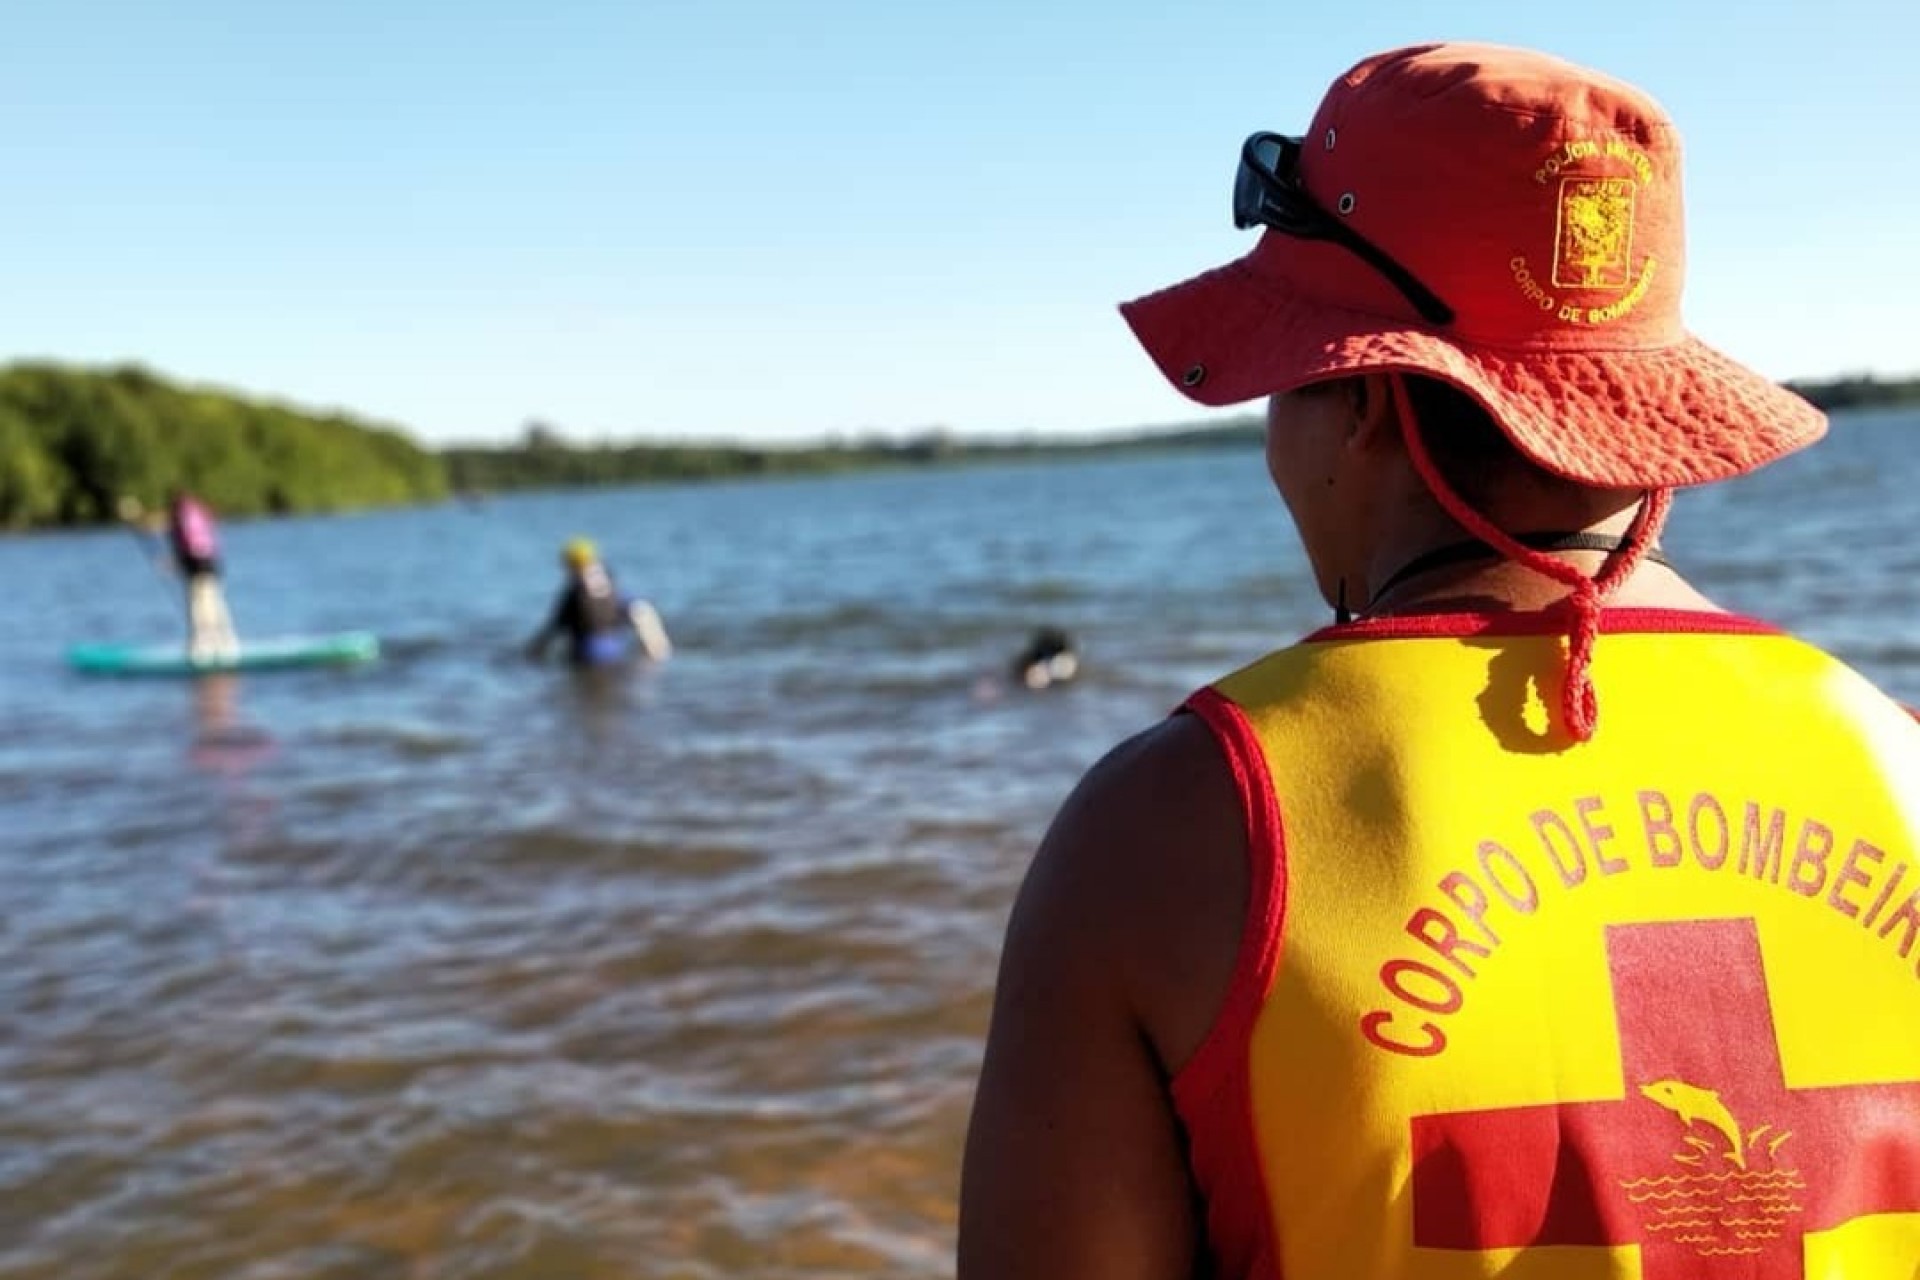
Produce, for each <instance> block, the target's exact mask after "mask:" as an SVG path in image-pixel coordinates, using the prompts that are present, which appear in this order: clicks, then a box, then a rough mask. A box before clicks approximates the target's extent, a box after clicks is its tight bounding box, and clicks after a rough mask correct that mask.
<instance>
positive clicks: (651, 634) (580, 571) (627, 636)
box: [527, 538, 673, 667]
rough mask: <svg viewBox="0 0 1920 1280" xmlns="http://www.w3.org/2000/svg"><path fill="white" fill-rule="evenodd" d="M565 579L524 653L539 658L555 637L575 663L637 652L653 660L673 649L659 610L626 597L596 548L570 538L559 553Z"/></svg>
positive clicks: (588, 663)
mask: <svg viewBox="0 0 1920 1280" xmlns="http://www.w3.org/2000/svg"><path fill="white" fill-rule="evenodd" d="M560 561H561V564H562V565H564V566H565V568H566V572H567V582H566V585H565V586H564V587H562V588H561V590H560V595H559V597H558V598H557V599H556V600H555V601H554V604H553V612H552V613H551V614H550V615H548V617H547V621H546V624H545V625H544V626H542V627H541V628H540V630H539V631H538V632H537V633H535V635H534V637H533V638H532V639H531V640H529V641H528V642H527V656H528V657H531V658H540V657H544V656H545V655H546V652H547V648H548V646H549V645H551V644H552V643H553V641H554V640H555V638H557V637H559V636H563V635H564V636H565V637H566V638H567V657H568V658H569V660H571V661H572V662H573V664H574V665H575V666H582V667H592V666H603V665H605V664H607V663H611V662H618V661H621V660H622V659H625V658H627V657H629V656H631V655H632V654H633V651H634V646H635V645H636V643H637V644H638V646H639V649H640V652H641V653H642V654H643V655H645V656H646V657H647V658H649V659H651V660H653V661H655V662H664V661H666V659H667V658H668V657H670V656H672V653H673V642H672V641H671V640H669V639H668V638H667V629H666V626H665V624H663V623H662V622H661V621H660V614H659V613H658V611H656V610H655V609H654V607H653V606H652V605H651V604H648V603H647V602H646V601H645V600H629V599H627V598H626V597H625V596H622V595H621V594H620V591H619V589H618V588H617V587H616V586H615V585H614V582H613V575H612V574H610V573H609V572H608V571H607V567H606V565H605V564H603V563H602V562H601V560H600V552H599V549H598V548H596V547H595V546H594V545H593V543H592V542H590V541H588V540H587V539H586V538H574V539H573V540H571V541H570V542H568V543H567V545H566V546H565V547H563V548H562V549H561V552H560Z"/></svg>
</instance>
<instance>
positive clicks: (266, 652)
mask: <svg viewBox="0 0 1920 1280" xmlns="http://www.w3.org/2000/svg"><path fill="white" fill-rule="evenodd" d="M379 656H380V641H379V638H378V637H376V636H374V635H373V634H372V633H371V632H366V631H342V632H339V633H338V634H335V635H325V636H272V637H268V638H265V639H260V640H247V641H243V642H242V643H241V645H240V649H239V652H237V653H235V654H234V655H233V656H232V657H231V658H225V659H215V660H209V661H201V662H195V661H193V660H192V659H190V658H188V657H187V650H186V646H185V645H180V644H83V645H75V646H74V647H73V648H71V649H69V650H67V664H68V665H69V666H71V667H72V668H73V669H74V670H75V671H83V672H85V673H87V674H88V675H96V676H209V675H220V674H223V673H227V672H234V671H286V670H290V669H292V668H296V667H327V666H342V665H347V664H351V663H356V662H371V661H373V660H374V659H375V658H377V657H379Z"/></svg>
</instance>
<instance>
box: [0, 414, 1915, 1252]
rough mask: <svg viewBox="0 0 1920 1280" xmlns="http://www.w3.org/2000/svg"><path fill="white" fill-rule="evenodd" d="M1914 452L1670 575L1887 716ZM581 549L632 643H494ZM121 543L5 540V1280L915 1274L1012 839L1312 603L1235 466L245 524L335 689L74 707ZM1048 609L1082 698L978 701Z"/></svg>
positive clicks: (648, 496) (268, 589)
mask: <svg viewBox="0 0 1920 1280" xmlns="http://www.w3.org/2000/svg"><path fill="white" fill-rule="evenodd" d="M1908 431H1909V427H1908V426H1907V425H1904V424H1900V423H1895V424H1893V426H1892V427H1891V428H1888V427H1884V426H1882V427H1879V428H1857V429H1856V428H1837V429H1836V432H1835V436H1834V439H1833V441H1832V444H1831V446H1823V450H1822V451H1816V454H1815V455H1814V456H1813V457H1811V458H1809V459H1806V460H1796V461H1795V462H1793V463H1790V464H1787V467H1785V468H1782V469H1781V470H1780V472H1779V474H1778V475H1763V477H1761V478H1759V479H1757V480H1755V481H1753V482H1747V483H1746V484H1745V485H1744V487H1743V486H1739V485H1736V486H1734V487H1733V488H1732V489H1729V490H1726V491H1719V492H1716V491H1709V492H1707V493H1703V494H1699V495H1683V497H1682V500H1681V502H1680V505H1679V509H1678V512H1677V515H1676V520H1675V527H1674V530H1673V533H1672V536H1671V538H1670V539H1669V544H1670V550H1671V552H1672V553H1673V555H1674V557H1675V558H1676V560H1677V561H1679V562H1680V563H1681V564H1683V565H1684V566H1686V567H1688V568H1689V569H1692V570H1694V571H1695V572H1696V573H1698V574H1699V575H1700V576H1701V578H1702V579H1703V583H1704V585H1705V587H1706V589H1707V590H1708V591H1709V592H1710V593H1713V594H1716V595H1718V596H1719V597H1720V598H1722V599H1724V600H1726V601H1727V602H1729V603H1731V604H1734V605H1736V606H1741V607H1745V608H1747V609H1750V610H1752V611H1755V612H1759V613H1761V614H1763V615H1766V616H1769V617H1772V618H1775V619H1778V620H1781V621H1784V622H1787V623H1789V624H1791V625H1794V626H1798V627H1801V628H1803V629H1806V630H1807V631H1809V632H1811V633H1812V634H1814V635H1815V636H1816V637H1817V638H1819V639H1822V640H1824V641H1826V642H1828V643H1830V644H1833V645H1834V646H1836V647H1838V648H1839V649H1840V650H1841V651H1842V652H1843V653H1844V654H1846V655H1847V656H1849V657H1851V658H1853V659H1854V660H1855V661H1857V662H1859V663H1860V664H1861V665H1862V666H1863V667H1865V668H1866V669H1867V670H1868V671H1869V672H1870V674H1873V675H1875V676H1876V677H1878V678H1880V679H1882V680H1883V681H1885V682H1886V683H1888V684H1889V685H1891V686H1892V687H1894V688H1895V689H1896V690H1898V691H1901V692H1903V693H1904V694H1905V696H1906V697H1907V698H1908V699H1909V700H1920V635H1916V630H1915V625H1914V620H1915V618H1916V617H1920V611H1917V610H1916V608H1915V605H1916V600H1915V587H1914V585H1913V583H1914V580H1913V578H1912V576H1911V575H1908V574H1904V573H1895V572H1893V571H1892V570H1891V569H1890V568H1889V565H1890V564H1892V563H1898V562H1900V561H1902V560H1903V559H1910V558H1911V555H1910V554H1907V553H1901V554H1891V553H1890V554H1889V555H1888V556H1886V557H1884V558H1882V559H1880V560H1876V559H1873V558H1869V557H1864V556H1862V555H1861V554H1860V553H1859V548H1861V547H1864V546H1873V547H1884V546H1885V545H1886V539H1887V536H1888V533H1887V528H1886V526H1885V522H1884V513H1885V511H1886V510H1888V509H1893V508H1894V507H1895V504H1896V503H1897V502H1899V501H1900V500H1902V498H1903V495H1905V494H1907V493H1910V492H1911V490H1912V489H1913V488H1914V487H1915V486H1916V483H1920V473H1917V472H1916V467H1920V461H1916V457H1915V452H1916V451H1913V450H1911V449H1910V448H1908V447H1907V446H1906V443H1905V442H1906V441H1907V440H1908V439H1909V438H1910V436H1909V434H1908ZM1827 449H1831V450H1832V452H1831V453H1830V454H1829V455H1828V456H1829V457H1831V458H1832V459H1833V460H1834V462H1833V464H1832V465H1830V466H1829V465H1827V464H1824V463H1822V462H1821V461H1820V456H1821V453H1822V452H1824V451H1826V450H1827ZM1823 467H1825V468H1826V469H1824V470H1823ZM582 529H586V530H590V531H592V532H593V533H594V534H595V536H596V537H597V538H598V540H599V541H600V543H601V545H602V546H603V548H605V549H606V551H607V554H608V555H609V557H610V558H611V559H612V560H613V561H614V563H616V564H617V565H619V566H620V568H621V570H622V581H623V582H624V583H627V584H628V585H629V586H630V587H631V588H632V589H634V590H636V591H640V592H642V593H643V594H645V595H646V596H648V597H649V598H650V599H653V600H655V601H656V602H658V603H659V605H660V607H661V610H662V612H663V614H664V615H665V618H666V621H667V624H668V626H669V628H670V629H671V631H672V634H673V636H674V640H675V643H676V647H677V653H676V656H675V657H674V659H673V660H672V661H671V662H670V663H668V664H666V665H665V666H663V667H661V668H658V669H649V668H645V667H635V668H630V669H623V670H616V671H610V672H597V673H590V674H584V675H583V674H577V673H574V672H571V671H568V670H567V669H565V668H564V667H561V666H558V665H555V666H535V665H532V664H529V663H527V662H525V661H523V660H522V659H521V658H520V657H519V656H518V649H519V644H520V642H521V641H522V640H523V639H524V636H525V634H526V632H527V631H528V630H529V629H530V628H531V626H532V625H534V624H535V623H537V621H538V620H539V618H540V616H542V615H543V613H544V611H545V609H546V608H547V607H548V605H549V603H550V598H549V588H550V585H551V584H550V577H551V564H550V561H551V554H552V548H553V547H554V546H556V545H558V544H559V542H560V541H561V540H563V539H564V538H565V537H567V536H570V535H571V534H573V533H575V532H577V531H579V530H582ZM1902 536H1904V535H1902ZM121 541H122V540H119V539H110V538H108V537H106V536H105V535H73V536H58V537H50V538H36V539H32V540H25V541H14V542H0V574H3V575H5V580H6V581H8V582H9V584H10V585H11V586H12V587H13V590H14V595H15V597H16V600H15V602H14V603H15V604H16V606H17V607H14V608H10V609H9V610H7V611H4V612H3V613H0V696H3V697H4V700H5V705H6V706H7V707H8V710H9V721H10V730H11V732H10V734H9V735H8V736H7V737H6V738H5V739H0V805H4V812H5V818H6V828H5V829H6V831H7V834H8V841H7V842H6V844H5V847H4V849H3V850H0V859H4V866H5V871H6V875H7V883H8V888H9V894H8V898H7V904H6V913H5V916H4V918H3V919H0V938H4V940H5V942H6V945H7V953H8V957H9V963H8V964H7V965H5V966H0V1276H5V1277H7V1278H8V1280H29V1278H31V1280H52V1278H53V1277H59V1278H60V1280H136V1278H137V1280H151V1278H152V1277H157V1276H168V1277H182V1278H184V1277H215V1276H219V1277H244V1278H247V1280H254V1278H258V1280H267V1278H269V1277H276V1278H277V1277H285V1276H303V1277H305V1276H321V1277H333V1276H337V1277H342V1278H345V1277H353V1278H354V1280H364V1278H366V1277H384V1276H394V1277H401V1276H405V1277H414V1278H417V1277H436V1278H438V1277H446V1278H463V1277H479V1276H487V1277H496V1276H497V1277H507V1276H526V1277H542V1278H543V1280H544V1278H547V1277H555V1276H566V1277H575V1276H587V1277H594V1276H598V1277H642V1276H645V1277H654V1276H666V1277H686V1278H691V1277H720V1276H736V1275H742V1274H750V1275H754V1276H773V1277H782V1276H791V1277H802V1276H805V1277H820V1276H837V1275H848V1274H874V1275H899V1276H929V1277H931V1276H939V1275H943V1274H947V1273H949V1272H950V1270H951V1266H950V1263H949V1262H948V1250H949V1248H950V1242H951V1239H952V1233H953V1215H954V1192H955V1183H956V1176H957V1168H958V1159H959V1145H960V1135H961V1132H962V1129H963V1127H964V1123H965V1118H966V1110H967V1105H968V1100H969V1097H970V1091H971V1088H972V1084H973V1073H974V1071H975V1069H976V1067H977V1063H978V1054H979V1043H980V1036H981V1033H982V1031H983V1028H984V1026H985V1020H986V1014H987V1009H988V1004H989V1000H990V992H991V984H992V981H993V971H994V963H995V959H996V952H997V948H998V945H999V938H1000V929H1001V926H1002V923H1003V921H1004V918H1005V912H1006V909H1007V904H1008V901H1009V898H1010V895H1011V893H1012V891H1013V887H1014V885H1015V884H1016V883H1017V880H1018V877H1019V875H1020V873H1021V871H1022V870H1023V868H1024V866H1025V862H1026V859H1027V858H1028V856H1029V855H1030V852H1031V850H1032V847H1033V845H1034V843H1035V841H1036V840H1037V838H1038V836H1039V834H1040V831H1041V830H1042V828H1043V826H1044V824H1045V823H1046V821H1047V819H1048V818H1049V816H1050V815H1051V813H1052V810H1053V808H1054V807H1055V806H1056V805H1057V804H1058V803H1059V801H1060V799H1061V798H1062V797H1063V796H1064V794H1065V793H1066V791H1067V789H1068V788H1069V787H1070V786H1071V784H1072V782H1073V780H1074V779H1075V778H1076V777H1077V776H1078V774H1079V772H1080V771H1081V770H1082V769H1084V768H1085V767H1086V766H1087V765H1088V764H1089V763H1090V762H1091V761H1092V760H1093V759H1095V758H1096V757H1097V756H1098V755H1099V754H1100V753H1101V752H1102V751H1103V750H1105V749H1106V748H1107V747H1108V746H1110V745H1111V744H1112V743H1114V742H1115V741H1117V740H1118V739H1119V738H1120V737H1122V736H1124V735H1125V734H1126V733H1128V732H1130V731H1132V730H1133V729H1135V728H1138V727H1141V726H1143V725H1145V724H1147V723H1149V722H1151V721H1152V720H1153V719H1155V718H1156V717H1158V716H1159V715H1161V714H1164V712H1165V711H1166V709H1167V708H1168V707H1170V706H1172V705H1174V704H1175V703H1176V702H1177V701H1178V700H1179V698H1180V697H1181V696H1182V695H1183V694H1184V693H1185V692H1187V691H1188V690H1189V689H1190V688H1191V687H1193V686H1194V685H1196V684H1198V683H1200V682H1201V681H1203V680H1205V679H1207V678H1208V677H1210V676H1212V675H1214V674H1217V673H1219V672H1221V671H1224V670H1227V669H1229V668H1231V667H1232V666H1234V665H1237V664H1238V663H1240V662H1244V661H1246V660H1248V659H1250V658H1252V657H1254V656H1256V655H1257V654H1258V653H1260V652H1261V651H1263V650H1264V649H1265V648H1267V647H1269V646H1271V645H1273V644H1276V643H1280V642H1282V641H1284V640H1285V639H1287V638H1289V637H1291V636H1292V635H1295V634H1297V633H1298V632H1299V631H1301V630H1303V629H1305V628H1307V627H1310V626H1314V625H1317V624H1318V623H1319V622H1321V621H1323V620H1324V610H1323V608H1322V606H1320V605H1319V603H1318V602H1317V600H1315V599H1314V597H1313V595H1312V592H1311V587H1310V585H1309V583H1308V581H1307V577H1306V574H1305V572H1304V568H1303V566H1302V565H1301V564H1300V560H1299V556H1298V553H1297V552H1296V551H1295V550H1294V549H1293V544H1292V540H1291V535H1290V533H1289V532H1288V529H1287V526H1286V523H1285V517H1284V515H1283V513H1282V512H1281V510H1280V508H1279V504H1278V502H1277V501H1276V500H1275V499H1273V498H1272V496H1271V495H1270V494H1269V493H1268V491H1267V489H1266V484H1265V481H1264V477H1263V474H1262V470H1261V467H1260V464H1259V459H1258V456H1257V454H1246V455H1239V454H1231V453H1222V454H1210V455H1205V456H1194V457H1182V458H1175V459H1159V460H1155V459H1136V460H1129V461H1125V462H1107V463H1095V464H1086V465H1070V466H1050V467H1029V468H1002V469H997V470H981V471H955V472H948V473H938V474H927V475H895V476H869V477H851V478H837V479H830V480H817V481H808V482H803V483H780V484H762V485H725V486H712V487H707V488H688V489H659V490H646V491H638V492H632V493H592V494H575V495H563V496H550V497H533V498H503V499H499V500H497V501H494V502H492V503H490V504H489V505H488V506H487V507H485V508H483V509H479V510H473V509H468V508H461V507H449V508H446V509H442V510H430V511H417V512H404V513H389V514H384V515H375V516H365V517H356V518H352V519H341V520H304V521H285V522H273V523H262V524H251V525H240V526H236V527H235V528H234V529H233V530H232V531H231V533H230V536H229V539H228V541H229V543H230V546H229V560H230V573H229V591H230V593H231V594H232V595H233V597H234V605H235V609H236V611H237V612H238V613H239V614H240V616H241V618H242V620H243V623H244V625H245V626H246V627H247V628H249V629H250V630H251V631H253V632H254V633H256V634H272V633H287V632H293V633H298V632H312V631H328V630H338V629H344V628H350V627H367V628H370V629H373V630H376V631H378V632H380V633H381V635H382V637H383V640H384V641H386V646H385V651H386V654H387V655H388V656H387V657H386V658H385V659H383V661H382V662H381V663H379V664H377V665H375V666H373V667H370V668H367V669H363V670H341V671H309V672H291V673H282V674H275V675H260V676H254V675H247V676H239V677H234V676H225V677H218V678H212V679H204V680H199V681H194V682H183V683H167V682H151V683H149V682H127V683H119V682H86V681H81V680H78V679H74V678H70V677H68V676H66V675H65V674H64V673H62V672H60V671H58V670H57V668H56V667H55V665H54V661H53V659H54V656H55V654H56V653H57V650H58V647H59V645H60V644H63V643H68V642H73V641H79V640H102V639H126V640H137V639H143V638H150V637H155V636H171V635H173V634H174V633H175V630H176V629H177V618H175V617H170V616H169V615H168V613H167V612H166V606H167V602H164V601H162V600H160V599H159V598H158V593H155V592H153V591H152V588H151V587H150V586H148V585H146V584H143V583H139V582H135V581H134V580H133V579H134V577H135V576H137V575H139V574H141V573H145V572H146V569H145V567H144V565H142V564H141V563H140V562H139V561H138V560H137V559H135V558H133V557H130V556H128V555H127V553H126V549H125V547H124V546H123V545H121ZM1891 551H1892V552H1900V549H1899V548H1894V549H1891ZM1910 551H1911V549H1910V548H1909V549H1907V552H1910ZM296 568H297V569H298V572H293V571H292V570H294V569H296ZM76 581H89V582H97V583H98V584H99V585H100V588H101V590H100V593H99V596H100V598H99V599H98V600H95V599H94V598H92V597H91V596H89V597H87V598H83V599H76V598H74V593H73V592H72V591H71V588H70V584H71V583H73V582H76ZM143 593H144V594H143ZM142 599H145V600H146V602H147V604H148V605H149V606H150V612H146V613H143V612H142V611H141V608H140V605H139V601H141V600H142ZM50 619H51V620H54V621H53V622H52V623H51V624H50V623H49V620H50ZM1045 624H1055V625H1061V626H1065V627H1067V628H1069V629H1070V630H1071V631H1072V632H1073V633H1074V635H1075V636H1076V638H1077V639H1079V640H1080V641H1081V642H1082V643H1083V645H1084V658H1085V661H1084V664H1083V667H1082V669H1081V671H1080V672H1079V674H1078V676H1077V678H1076V679H1075V681H1074V682H1073V684H1072V685H1071V686H1070V687H1068V688H1066V689H1062V690H1052V691H1048V692H1047V693H1044V694H1038V695H1029V694H1027V693H1025V692H1024V691H1020V692H1018V693H1016V692H1014V691H1011V690H1008V689H1004V688H1000V687H998V686H999V685H1000V684H1003V683H1004V681H1005V675H1004V673H1005V669H1006V663H1007V660H1008V656H1009V655H1010V654H1011V653H1012V652H1013V651H1014V650H1015V649H1016V648H1017V647H1018V646H1019V645H1020V644H1021V643H1022V642H1023V641H1024V640H1025V639H1026V637H1027V636H1028V635H1030V634H1031V632H1032V631H1033V629H1034V628H1035V627H1036V626H1039V625H1045ZM988 680H991V681H993V682H996V689H995V692H997V693H998V694H999V695H1000V696H994V697H983V696H981V694H980V689H981V687H982V684H983V682H984V681H988Z"/></svg>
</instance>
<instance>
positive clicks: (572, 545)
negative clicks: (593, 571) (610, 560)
mask: <svg viewBox="0 0 1920 1280" xmlns="http://www.w3.org/2000/svg"><path fill="white" fill-rule="evenodd" d="M560 558H561V559H563V560H565V561H566V562H567V563H568V564H570V565H572V566H573V567H574V568H576V569H582V568H585V567H586V566H587V565H590V564H592V563H593V562H594V561H596V560H598V559H599V558H600V552H599V550H598V549H597V548H595V547H594V545H593V543H592V542H591V541H590V540H588V539H586V538H574V539H572V540H571V541H569V542H568V543H567V545H566V546H565V547H563V548H562V549H561V551H560Z"/></svg>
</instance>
